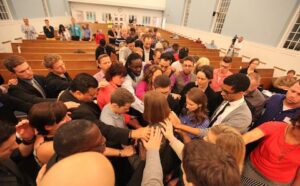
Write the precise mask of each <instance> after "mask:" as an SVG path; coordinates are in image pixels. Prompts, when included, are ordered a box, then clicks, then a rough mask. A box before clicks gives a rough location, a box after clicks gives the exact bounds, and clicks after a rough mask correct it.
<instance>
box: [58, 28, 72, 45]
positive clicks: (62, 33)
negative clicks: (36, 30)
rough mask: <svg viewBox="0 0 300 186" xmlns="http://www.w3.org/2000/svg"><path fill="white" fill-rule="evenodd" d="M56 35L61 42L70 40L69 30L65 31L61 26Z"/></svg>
mask: <svg viewBox="0 0 300 186" xmlns="http://www.w3.org/2000/svg"><path fill="white" fill-rule="evenodd" d="M58 35H59V37H60V40H61V41H69V40H70V39H71V36H70V33H69V30H66V28H65V26H64V25H62V24H60V25H59V27H58Z"/></svg>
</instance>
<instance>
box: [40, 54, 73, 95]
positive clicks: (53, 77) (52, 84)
mask: <svg viewBox="0 0 300 186" xmlns="http://www.w3.org/2000/svg"><path fill="white" fill-rule="evenodd" d="M43 65H44V67H45V68H47V69H48V70H49V73H48V75H47V77H46V87H47V92H48V96H49V97H50V98H57V96H58V95H59V93H60V92H61V91H63V90H66V89H67V88H69V86H70V83H71V81H72V78H71V77H70V75H69V74H68V72H67V70H66V66H65V63H64V62H63V60H62V58H61V56H60V55H58V54H48V55H46V56H45V57H44V61H43Z"/></svg>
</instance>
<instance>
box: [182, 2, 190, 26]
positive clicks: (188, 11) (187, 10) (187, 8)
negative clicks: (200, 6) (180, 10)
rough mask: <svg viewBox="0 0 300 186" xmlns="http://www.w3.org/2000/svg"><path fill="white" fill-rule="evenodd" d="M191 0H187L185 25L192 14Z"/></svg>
mask: <svg viewBox="0 0 300 186" xmlns="http://www.w3.org/2000/svg"><path fill="white" fill-rule="evenodd" d="M191 2H192V1H191V0H187V1H185V3H186V4H185V11H184V19H183V26H187V23H188V19H189V14H190V7H191Z"/></svg>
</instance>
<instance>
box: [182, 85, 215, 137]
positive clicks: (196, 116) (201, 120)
mask: <svg viewBox="0 0 300 186" xmlns="http://www.w3.org/2000/svg"><path fill="white" fill-rule="evenodd" d="M206 106H207V97H206V95H205V94H204V92H203V91H202V90H200V89H198V88H196V87H195V88H192V89H191V90H189V91H188V92H187V94H186V108H185V109H183V111H182V112H181V114H180V115H179V119H180V121H181V123H182V124H184V125H187V126H190V127H193V128H200V129H205V128H207V127H208V125H209V119H208V115H207V114H208V110H207V108H206ZM189 136H190V137H191V138H195V137H196V136H195V135H189ZM183 139H185V138H183Z"/></svg>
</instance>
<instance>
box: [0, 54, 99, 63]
mask: <svg viewBox="0 0 300 186" xmlns="http://www.w3.org/2000/svg"><path fill="white" fill-rule="evenodd" d="M11 55H20V56H23V57H24V58H25V59H26V60H43V59H44V56H45V55H46V54H45V53H20V54H14V53H0V61H2V60H3V59H5V58H6V57H8V56H11ZM60 55H61V57H62V59H63V60H65V61H81V60H84V61H85V60H87V61H93V60H94V61H95V55H94V54H86V53H60Z"/></svg>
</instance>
